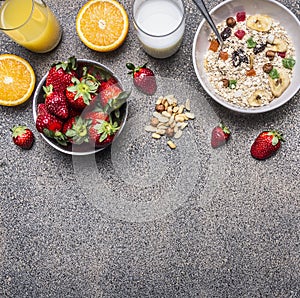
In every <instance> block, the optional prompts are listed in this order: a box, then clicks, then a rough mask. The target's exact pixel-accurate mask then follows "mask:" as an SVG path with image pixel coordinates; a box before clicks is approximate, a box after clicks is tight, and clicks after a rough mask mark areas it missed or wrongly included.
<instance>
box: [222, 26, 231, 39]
mask: <svg viewBox="0 0 300 298" xmlns="http://www.w3.org/2000/svg"><path fill="white" fill-rule="evenodd" d="M230 35H231V29H230V28H229V27H226V28H225V29H224V30H223V31H222V32H221V37H222V39H223V40H226V39H227V38H228V37H230Z"/></svg>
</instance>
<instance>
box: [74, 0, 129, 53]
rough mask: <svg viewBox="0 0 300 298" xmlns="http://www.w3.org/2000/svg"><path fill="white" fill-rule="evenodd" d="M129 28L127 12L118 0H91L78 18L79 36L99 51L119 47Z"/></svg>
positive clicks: (77, 28) (86, 43)
mask: <svg viewBox="0 0 300 298" xmlns="http://www.w3.org/2000/svg"><path fill="white" fill-rule="evenodd" d="M128 28H129V21H128V15H127V12H126V10H125V9H124V7H123V6H122V5H121V4H120V3H119V2H117V1H116V0H90V1H88V2H87V3H86V4H84V6H83V7H82V8H81V9H80V10H79V12H78V14H77V18H76V30H77V34H78V36H79V38H80V39H81V41H82V42H83V43H84V44H85V45H86V46H87V47H89V48H91V49H93V50H95V51H98V52H109V51H113V50H115V49H117V48H118V47H119V46H120V45H121V44H123V42H124V41H125V38H126V36H127V34H128Z"/></svg>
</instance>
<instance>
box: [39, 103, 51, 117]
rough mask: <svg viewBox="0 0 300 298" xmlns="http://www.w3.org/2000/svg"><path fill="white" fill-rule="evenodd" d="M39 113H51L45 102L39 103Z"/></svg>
mask: <svg viewBox="0 0 300 298" xmlns="http://www.w3.org/2000/svg"><path fill="white" fill-rule="evenodd" d="M37 114H38V115H44V114H49V112H48V111H47V108H46V105H45V104H44V103H39V104H38V108H37Z"/></svg>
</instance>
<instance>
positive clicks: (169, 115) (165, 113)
mask: <svg viewBox="0 0 300 298" xmlns="http://www.w3.org/2000/svg"><path fill="white" fill-rule="evenodd" d="M161 114H162V115H163V116H165V117H168V118H171V116H172V115H171V114H170V113H168V112H167V111H163V112H162V113H161Z"/></svg>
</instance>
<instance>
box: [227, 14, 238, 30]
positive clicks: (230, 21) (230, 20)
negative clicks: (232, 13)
mask: <svg viewBox="0 0 300 298" xmlns="http://www.w3.org/2000/svg"><path fill="white" fill-rule="evenodd" d="M226 25H227V26H228V27H231V28H233V27H234V26H235V25H236V20H235V19H234V18H233V17H229V18H227V19H226Z"/></svg>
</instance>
